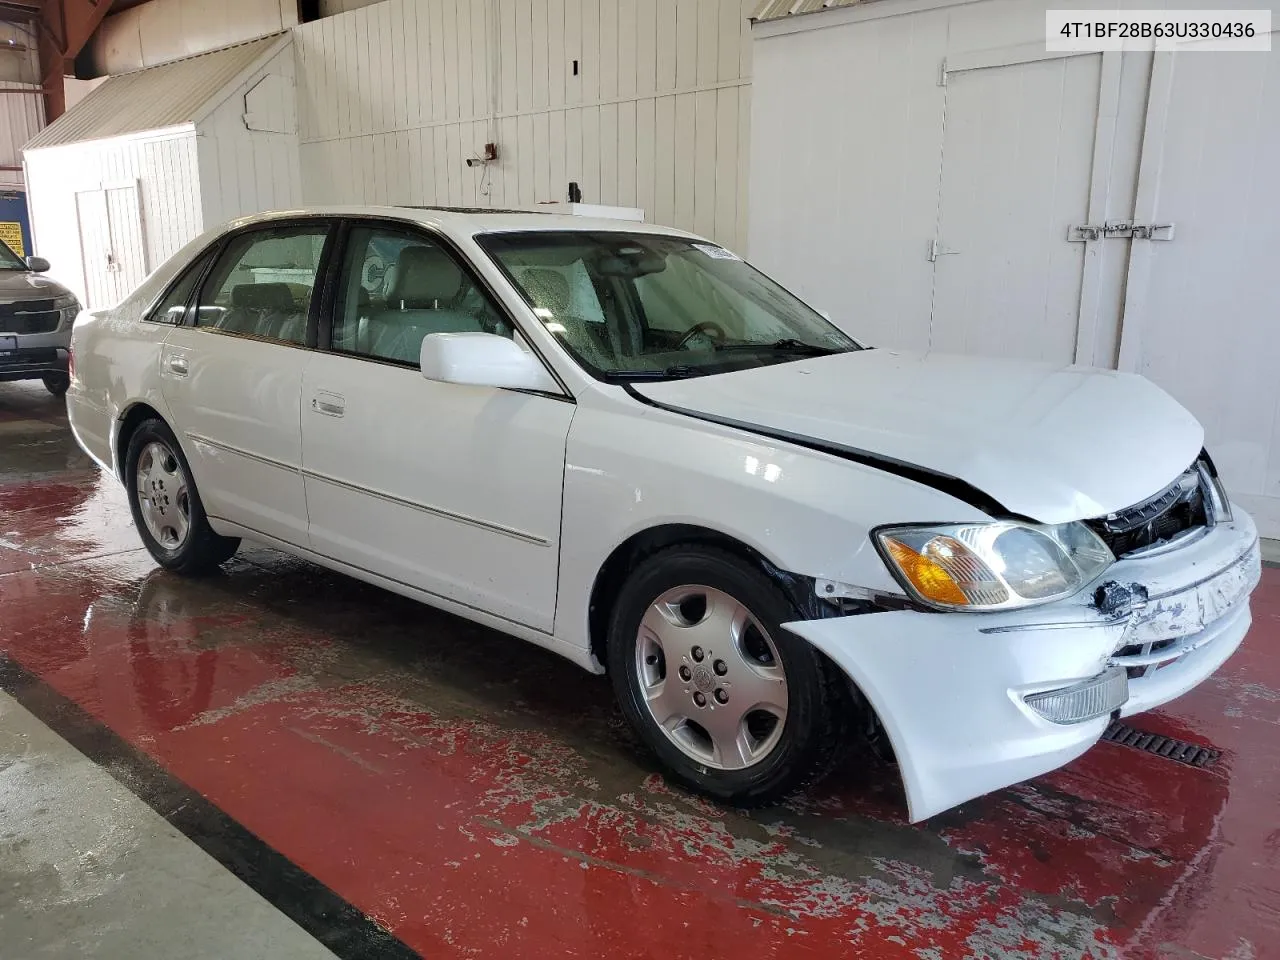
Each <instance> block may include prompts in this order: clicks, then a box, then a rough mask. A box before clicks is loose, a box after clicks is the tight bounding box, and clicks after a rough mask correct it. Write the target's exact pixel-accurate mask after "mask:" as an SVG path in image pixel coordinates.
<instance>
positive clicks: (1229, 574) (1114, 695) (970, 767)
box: [787, 510, 1261, 821]
mask: <svg viewBox="0 0 1280 960" xmlns="http://www.w3.org/2000/svg"><path fill="white" fill-rule="evenodd" d="M1260 572H1261V561H1260V556H1259V550H1258V536H1257V530H1256V528H1255V527H1254V524H1253V521H1252V519H1251V518H1250V517H1249V516H1248V515H1247V514H1245V513H1243V512H1241V511H1239V510H1236V511H1235V517H1234V520H1233V521H1232V522H1230V523H1222V524H1218V525H1217V526H1216V527H1214V528H1213V529H1212V530H1210V531H1209V532H1208V533H1207V534H1206V535H1204V536H1202V537H1200V538H1199V539H1198V540H1195V541H1194V542H1191V543H1188V544H1187V545H1185V546H1182V547H1179V548H1177V549H1173V550H1169V551H1167V552H1164V553H1153V554H1150V555H1148V556H1143V557H1135V558H1129V559H1125V560H1122V561H1120V562H1118V563H1116V564H1115V565H1114V566H1113V567H1112V568H1111V569H1110V570H1108V571H1107V574H1106V577H1105V583H1104V584H1100V585H1099V587H1098V588H1095V589H1093V590H1087V591H1083V592H1082V593H1081V594H1079V595H1078V596H1076V597H1074V598H1072V599H1071V600H1067V601H1063V602H1061V603H1056V604H1050V605H1047V606H1043V607H1035V608H1032V609H1030V610H1022V611H1014V612H1009V613H991V614H963V613H924V612H919V611H914V610H910V611H908V610H903V611H894V612H885V613H877V614H871V615H862V616H849V617H839V618H833V619H827V620H809V621H803V622H796V623H790V624H787V628H788V629H789V630H791V631H792V632H793V633H795V634H797V635H799V636H802V637H804V638H805V639H807V640H809V641H810V642H811V643H813V644H814V646H816V647H818V648H819V649H820V650H822V651H823V652H824V653H825V654H826V655H827V656H829V657H830V658H831V659H832V660H833V661H834V662H835V663H837V664H838V665H839V666H840V667H841V668H842V669H843V670H844V671H845V672H846V673H847V674H848V675H849V677H850V678H851V679H852V680H853V681H854V682H855V683H856V684H857V685H858V687H859V689H860V690H861V691H862V693H863V694H864V695H865V696H866V698H867V700H868V701H869V702H870V704H871V705H872V706H873V707H874V708H875V710H876V712H877V714H878V715H879V717H880V720H881V722H882V723H883V725H884V727H885V730H886V732H887V733H888V736H889V739H890V742H891V743H892V745H893V748H894V752H895V753H896V754H897V757H898V762H899V765H900V769H901V773H902V779H903V784H904V787H905V789H906V794H907V802H908V806H909V810H910V817H911V819H912V821H918V820H923V819H925V818H926V817H930V816H933V815H934V814H936V813H940V812H941V811H943V810H946V809H948V808H950V807H953V806H956V805H957V804H960V803H963V802H964V801H965V800H969V799H972V798H973V797H976V796H980V795H982V794H984V793H988V792H990V791H992V790H995V789H998V788H1000V787H1004V786H1008V785H1010V784H1013V783H1017V782H1019V781H1021V780H1026V779H1029V778H1031V777H1035V776H1039V775H1040V774H1043V773H1046V772H1048V771H1050V770H1053V769H1055V768H1057V767H1060V766H1062V765H1063V764H1065V763H1068V762H1069V761H1071V760H1073V759H1075V758H1076V757H1078V756H1079V755H1080V754H1082V753H1084V752H1085V751H1086V750H1088V749H1089V747H1091V746H1092V745H1093V744H1094V743H1096V742H1097V740H1098V739H1099V737H1101V735H1102V733H1103V732H1104V731H1105V730H1106V728H1107V725H1108V723H1109V722H1110V720H1111V718H1112V716H1114V715H1117V714H1118V715H1120V716H1130V715H1132V714H1135V713H1140V712H1142V711H1144V710H1149V709H1151V708H1152V707H1156V706H1158V705H1160V704H1162V703H1165V702H1167V701H1169V700H1171V699H1173V698H1174V697H1177V696H1180V695H1181V694H1183V693H1185V692H1186V691H1187V690H1190V689H1191V688H1192V687H1194V686H1196V685H1197V684H1199V683H1200V682H1201V681H1203V680H1204V679H1206V678H1207V677H1208V676H1209V675H1210V674H1212V673H1213V672H1214V671H1215V670H1217V668H1218V667H1219V666H1221V664H1222V663H1223V662H1224V661H1225V660H1226V659H1227V658H1228V657H1229V656H1231V654H1232V653H1234V652H1235V650H1236V648H1237V647H1238V646H1239V645H1240V642H1241V641H1242V640H1243V639H1244V635H1245V633H1246V632H1247V631H1248V629H1249V625H1250V622H1251V618H1250V611H1249V594H1250V593H1251V592H1252V590H1253V588H1254V587H1255V586H1256V585H1257V583H1258V579H1259V576H1260ZM1104 587H1105V588H1106V589H1103V588H1104ZM1028 698H1031V702H1028ZM1051 717H1053V718H1055V719H1050V718H1051Z"/></svg>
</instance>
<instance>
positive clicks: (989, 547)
mask: <svg viewBox="0 0 1280 960" xmlns="http://www.w3.org/2000/svg"><path fill="white" fill-rule="evenodd" d="M875 540H876V544H877V546H878V547H879V548H880V554H881V556H883V557H884V559H885V563H887V564H888V566H889V569H890V570H891V571H892V572H893V574H894V576H896V577H897V579H898V581H899V582H900V583H901V584H902V585H903V586H904V587H905V588H906V589H907V592H908V593H909V594H910V595H912V596H913V597H915V598H916V599H918V600H920V601H922V602H924V603H926V604H928V605H929V606H931V607H941V608H944V609H948V610H998V609H1007V608H1010V607H1027V606H1032V605H1034V604H1038V603H1049V602H1051V601H1053V600H1061V599H1062V598H1064V597H1069V596H1071V595H1072V594H1074V593H1076V592H1078V591H1079V590H1080V589H1081V588H1082V587H1084V586H1085V585H1087V584H1089V583H1091V582H1092V581H1093V580H1095V579H1097V577H1099V576H1100V575H1101V574H1102V572H1103V571H1104V570H1106V569H1107V567H1109V566H1111V564H1112V563H1114V562H1115V557H1113V556H1112V555H1111V551H1110V549H1108V547H1107V545H1106V544H1105V543H1103V542H1102V540H1101V538H1099V537H1098V535H1097V534H1095V533H1094V532H1093V531H1092V530H1090V529H1089V528H1088V527H1086V526H1085V525H1084V524H1082V523H1062V524H1058V525H1057V526H1053V527H1043V526H1037V525H1036V524H1031V523H1018V522H1015V521H1005V520H1001V521H996V522H993V523H960V524H947V525H943V526H929V527H882V528H881V529H879V530H877V531H876V532H875Z"/></svg>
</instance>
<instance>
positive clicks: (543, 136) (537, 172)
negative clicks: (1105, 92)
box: [533, 113, 551, 203]
mask: <svg viewBox="0 0 1280 960" xmlns="http://www.w3.org/2000/svg"><path fill="white" fill-rule="evenodd" d="M550 145H551V118H550V117H549V116H547V114H545V113H539V114H537V115H535V116H534V118H533V193H534V196H533V202H534V203H542V202H544V201H546V200H549V199H551V157H550V156H549V153H550V149H549V148H550Z"/></svg>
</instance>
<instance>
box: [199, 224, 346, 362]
mask: <svg viewBox="0 0 1280 960" xmlns="http://www.w3.org/2000/svg"><path fill="white" fill-rule="evenodd" d="M328 233H329V226H328V224H319V223H318V224H315V225H311V226H305V227H275V228H272V229H269V230H259V231H255V232H253V233H246V234H243V235H241V236H239V237H236V238H235V239H234V240H232V241H231V243H230V244H228V245H227V247H226V249H225V250H224V251H223V253H222V256H221V257H219V258H218V262H217V263H216V264H214V267H213V271H212V272H211V273H210V274H209V279H208V281H206V283H205V285H204V289H203V290H202V291H201V293H200V301H199V306H198V310H197V313H196V324H197V326H201V327H216V328H217V329H219V330H225V331H226V332H228V333H239V334H245V335H248V336H254V337H264V338H266V339H268V340H282V341H284V342H285V343H296V344H303V343H305V342H306V339H307V316H308V314H309V313H310V310H311V297H312V296H313V295H314V294H316V290H315V285H316V274H317V273H318V272H319V269H320V255H321V252H322V251H323V250H324V241H325V237H326V236H327V235H328Z"/></svg>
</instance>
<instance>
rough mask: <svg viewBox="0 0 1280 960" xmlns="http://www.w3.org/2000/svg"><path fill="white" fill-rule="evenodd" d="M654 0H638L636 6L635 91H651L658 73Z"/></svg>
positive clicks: (644, 95) (655, 7)
mask: <svg viewBox="0 0 1280 960" xmlns="http://www.w3.org/2000/svg"><path fill="white" fill-rule="evenodd" d="M658 6H659V4H657V3H655V2H654V0H640V2H639V4H638V5H637V6H636V93H637V94H639V95H640V96H642V97H647V96H649V95H650V94H652V93H653V90H654V83H655V81H656V79H657V73H658V51H657V34H656V31H657V24H658V21H657V19H656V14H657V8H658Z"/></svg>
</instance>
